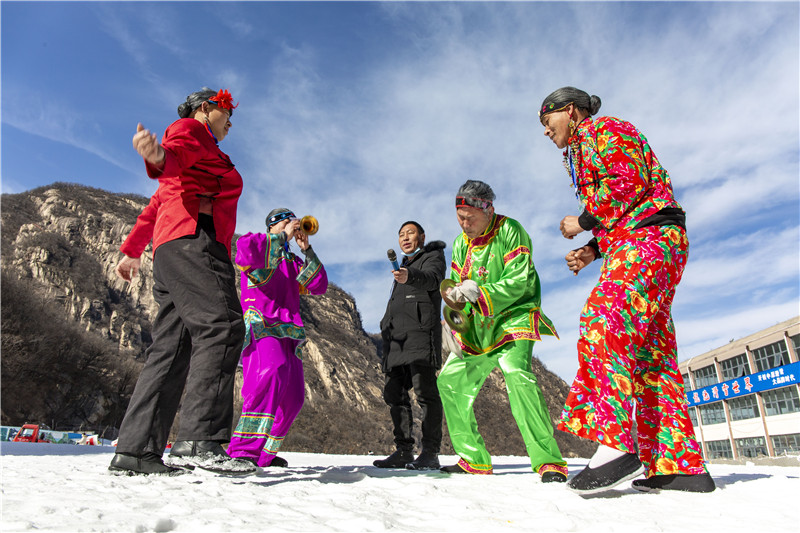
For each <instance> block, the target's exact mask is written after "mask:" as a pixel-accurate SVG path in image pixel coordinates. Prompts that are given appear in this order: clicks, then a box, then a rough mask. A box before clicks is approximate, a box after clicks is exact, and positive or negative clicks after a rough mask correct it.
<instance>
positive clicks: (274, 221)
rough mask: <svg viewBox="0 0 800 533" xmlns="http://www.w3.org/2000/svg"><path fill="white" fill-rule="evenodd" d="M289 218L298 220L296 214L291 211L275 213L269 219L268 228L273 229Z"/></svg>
mask: <svg viewBox="0 0 800 533" xmlns="http://www.w3.org/2000/svg"><path fill="white" fill-rule="evenodd" d="M287 218H297V217H296V216H294V213H292V212H291V211H281V212H280V213H275V214H274V215H272V216H271V217H268V218H267V228H271V227H272V226H274V225H275V224H277V223H278V222H280V221H281V220H286V219H287Z"/></svg>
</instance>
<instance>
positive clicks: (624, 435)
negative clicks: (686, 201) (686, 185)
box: [558, 117, 706, 477]
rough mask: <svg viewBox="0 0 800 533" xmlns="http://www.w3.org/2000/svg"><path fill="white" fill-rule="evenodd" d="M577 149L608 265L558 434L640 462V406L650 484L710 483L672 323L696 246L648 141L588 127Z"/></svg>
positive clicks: (616, 125) (578, 182)
mask: <svg viewBox="0 0 800 533" xmlns="http://www.w3.org/2000/svg"><path fill="white" fill-rule="evenodd" d="M569 145H570V148H568V151H567V152H565V157H566V158H567V162H568V168H569V167H570V166H571V167H572V168H574V171H573V181H574V184H575V186H576V189H577V192H576V193H577V195H578V197H579V199H580V200H581V202H582V203H583V205H584V206H585V211H584V213H583V214H582V215H581V217H580V224H581V226H582V227H584V229H586V226H587V225H589V226H593V228H592V232H593V233H594V236H595V240H594V241H593V242H592V243H590V245H591V246H592V247H594V248H595V250H596V251H597V252H598V254H600V255H602V257H603V265H602V267H601V272H600V280H599V281H598V283H597V285H596V286H595V288H594V289H593V290H592V292H591V294H590V295H589V298H588V300H587V301H586V305H585V306H584V308H583V311H582V313H581V319H580V339H579V341H578V354H579V369H578V374H577V377H576V378H575V381H574V383H573V384H572V387H571V389H570V392H569V395H568V397H567V401H566V405H565V407H564V412H563V414H562V416H561V421H560V423H559V425H558V429H561V430H563V431H568V432H571V433H574V434H575V435H578V436H579V437H583V438H586V439H590V440H594V441H596V442H599V443H601V444H604V445H606V446H610V447H612V448H615V449H618V450H620V451H624V452H626V453H631V452H635V451H636V444H635V443H634V442H633V438H632V436H631V426H632V419H631V417H632V413H633V407H634V402H636V409H637V412H636V422H637V431H638V439H639V457H640V458H641V460H642V462H643V464H644V465H645V468H646V470H647V471H646V474H647V476H648V477H649V476H653V475H657V474H702V473H705V472H706V468H705V463H704V461H703V458H702V455H701V450H700V447H699V445H698V443H697V441H696V440H695V438H694V430H693V427H692V422H691V421H690V419H689V416H688V413H687V408H686V399H685V395H684V388H683V379H682V377H681V374H680V371H679V370H678V360H677V343H676V340H675V330H674V326H673V322H672V315H671V306H672V300H673V297H674V295H675V288H676V286H677V285H678V282H680V279H681V275H682V274H683V270H684V267H685V266H686V260H687V258H688V248H689V241H688V239H687V237H686V230H685V223H684V222H683V220H684V218H683V217H684V215H683V211H682V210H681V208H680V205H679V204H678V203H677V202H676V201H675V199H674V197H673V193H672V184H671V182H670V179H669V175H668V174H667V172H666V170H664V168H663V167H661V165H660V163H659V162H658V159H657V158H656V156H655V154H654V153H653V152H652V150H651V148H650V145H649V144H648V143H647V139H646V138H645V137H644V135H642V134H641V133H640V132H639V131H638V130H637V129H636V128H635V127H634V126H633V125H632V124H630V123H628V122H625V121H622V120H619V119H616V118H611V117H599V118H597V119H594V120H592V119H591V117H587V118H586V119H584V120H583V121H582V122H581V123H580V124H579V125H578V126H577V128H576V129H575V132H574V133H573V135H572V137H571V138H570V141H569ZM569 163H571V165H570V164H569Z"/></svg>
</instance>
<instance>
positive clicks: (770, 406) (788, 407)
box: [762, 385, 800, 416]
mask: <svg viewBox="0 0 800 533" xmlns="http://www.w3.org/2000/svg"><path fill="white" fill-rule="evenodd" d="M762 398H764V410H765V411H766V412H767V416H772V415H782V414H785V413H796V412H798V411H800V398H798V397H797V387H795V386H794V385H790V386H788V387H783V388H782V389H775V390H771V391H767V392H764V393H763V394H762Z"/></svg>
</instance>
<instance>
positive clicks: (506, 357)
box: [438, 180, 567, 483]
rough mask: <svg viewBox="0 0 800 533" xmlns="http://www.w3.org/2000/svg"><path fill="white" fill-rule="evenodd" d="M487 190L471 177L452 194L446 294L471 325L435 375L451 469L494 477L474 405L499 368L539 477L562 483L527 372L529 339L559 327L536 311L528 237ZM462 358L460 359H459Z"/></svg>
mask: <svg viewBox="0 0 800 533" xmlns="http://www.w3.org/2000/svg"><path fill="white" fill-rule="evenodd" d="M494 198H495V195H494V192H493V191H492V188H491V187H490V186H489V185H487V184H486V183H483V182H481V181H476V180H468V181H467V182H466V183H465V184H464V185H462V186H461V188H460V189H459V192H458V196H457V197H456V213H457V216H458V222H459V225H460V226H461V228H462V229H463V233H461V234H460V235H459V236H458V237H456V240H455V243H454V244H453V263H452V271H451V275H450V279H452V280H453V281H454V282H456V286H454V287H453V288H452V289H450V290H449V292H448V293H447V294H446V296H447V298H449V299H450V300H452V301H455V302H465V303H467V304H466V307H465V312H467V313H472V316H471V318H470V327H469V329H468V330H466V331H464V332H463V333H456V334H455V337H456V340H457V341H458V344H459V345H460V351H461V354H451V355H450V357H449V358H448V360H447V362H446V363H445V366H444V367H443V368H442V371H441V373H440V374H439V379H438V387H439V394H440V396H441V398H442V405H443V407H444V413H445V417H446V419H447V429H448V430H449V431H450V440H451V441H452V443H453V448H454V449H455V451H456V453H457V454H458V455H459V456H460V460H459V461H458V464H455V465H452V466H447V467H444V468H442V469H441V470H442V471H443V472H448V473H471V474H491V473H492V460H491V456H490V454H489V452H488V451H487V450H486V446H485V444H484V441H483V437H481V435H480V433H478V425H477V422H476V421H475V413H474V411H473V403H474V401H475V398H476V396H477V395H478V391H480V389H481V386H482V385H483V382H484V381H485V380H486V377H487V376H488V375H489V373H490V372H491V371H492V370H493V369H495V368H500V370H502V372H503V376H504V377H505V381H506V388H507V390H508V399H509V403H510V405H511V412H512V414H513V415H514V419H515V420H516V421H517V425H518V426H519V429H520V432H521V433H522V438H523V440H524V441H525V446H526V449H527V451H528V455H529V456H530V459H531V466H532V467H533V470H534V471H535V472H538V473H539V474H540V476H541V479H542V481H543V482H545V483H548V482H564V481H566V480H567V464H566V462H565V461H564V459H563V458H562V457H561V452H560V451H559V449H558V444H556V441H555V439H554V438H553V426H552V424H551V422H550V415H549V414H548V412H547V406H546V405H545V401H544V397H543V396H542V392H541V390H540V389H539V386H538V385H537V379H536V376H535V375H534V374H533V372H532V371H531V354H532V351H533V344H534V342H535V341H537V340H540V334H544V335H556V330H555V328H554V327H553V324H552V323H551V322H550V320H549V319H548V318H547V317H546V316H545V315H544V313H542V310H541V308H540V300H541V297H540V287H539V277H538V275H537V273H536V268H535V267H534V265H533V260H532V259H531V238H530V236H529V235H528V233H527V232H526V231H525V230H524V229H523V227H522V226H521V225H520V224H519V222H517V221H516V220H513V219H511V218H508V217H505V216H503V215H498V214H495V212H494V207H493V205H492V202H493V201H494ZM459 355H460V356H459Z"/></svg>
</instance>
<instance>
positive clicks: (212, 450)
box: [169, 440, 258, 475]
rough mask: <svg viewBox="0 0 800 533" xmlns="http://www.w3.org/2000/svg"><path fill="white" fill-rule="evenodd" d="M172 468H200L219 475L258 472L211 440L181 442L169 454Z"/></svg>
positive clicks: (244, 460) (254, 467) (249, 463)
mask: <svg viewBox="0 0 800 533" xmlns="http://www.w3.org/2000/svg"><path fill="white" fill-rule="evenodd" d="M169 459H170V463H171V464H172V465H173V466H183V467H186V468H194V467H198V468H202V469H204V470H209V471H211V472H216V473H219V474H233V475H246V474H252V473H255V472H257V471H258V467H257V466H256V465H254V464H253V463H252V462H251V461H248V460H246V459H239V458H236V457H231V456H230V455H228V454H227V453H226V452H225V450H224V449H223V448H222V445H221V444H220V443H219V442H216V441H213V440H182V441H178V442H176V443H175V444H173V446H172V450H171V451H170V452H169Z"/></svg>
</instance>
